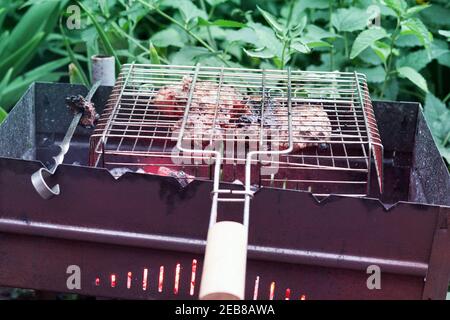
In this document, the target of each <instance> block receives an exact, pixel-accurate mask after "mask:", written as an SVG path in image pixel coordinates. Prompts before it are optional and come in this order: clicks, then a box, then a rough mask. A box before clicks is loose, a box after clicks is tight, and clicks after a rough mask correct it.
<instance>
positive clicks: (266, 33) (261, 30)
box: [248, 22, 283, 57]
mask: <svg viewBox="0 0 450 320" xmlns="http://www.w3.org/2000/svg"><path fill="white" fill-rule="evenodd" d="M248 26H249V27H250V28H252V29H253V31H255V35H256V39H257V41H256V42H257V44H256V46H257V47H258V48H261V47H263V48H267V50H269V51H270V52H271V53H272V54H273V55H274V56H277V57H281V55H282V51H283V46H282V44H281V42H280V40H278V38H277V37H276V36H275V33H274V32H273V30H272V29H271V28H268V27H266V26H264V25H262V24H260V23H254V22H249V23H248Z"/></svg>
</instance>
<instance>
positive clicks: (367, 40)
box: [350, 28, 388, 59]
mask: <svg viewBox="0 0 450 320" xmlns="http://www.w3.org/2000/svg"><path fill="white" fill-rule="evenodd" d="M387 36H388V35H387V33H386V31H385V30H384V29H382V28H372V29H368V30H364V31H363V32H361V33H360V34H359V35H358V36H357V37H356V39H355V42H353V47H352V51H351V52H350V59H354V58H356V57H357V56H358V55H359V54H360V53H361V52H362V51H363V50H364V49H366V48H367V47H370V46H371V45H372V44H373V43H374V42H375V41H377V40H380V39H383V38H385V37H387Z"/></svg>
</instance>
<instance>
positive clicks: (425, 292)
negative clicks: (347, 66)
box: [0, 83, 450, 299]
mask: <svg viewBox="0 0 450 320" xmlns="http://www.w3.org/2000/svg"><path fill="white" fill-rule="evenodd" d="M110 90H111V88H107V87H101V88H100V90H99V92H98V93H97V94H96V96H95V97H94V102H95V103H96V106H97V108H98V111H101V109H102V108H103V106H104V104H105V102H106V100H107V98H108V95H109V93H110ZM86 92H87V90H86V89H85V88H84V87H82V86H74V85H68V84H44V83H37V84H35V85H33V86H32V87H30V89H29V90H28V92H27V93H26V94H25V95H24V97H23V98H22V99H21V101H20V102H19V103H18V104H17V106H16V107H15V108H14V109H13V111H12V112H11V114H10V116H9V117H8V119H7V120H6V121H5V122H4V123H3V124H2V125H1V126H0V284H1V285H3V286H11V287H23V288H34V289H41V290H51V291H59V292H75V293H80V294H86V295H94V296H104V297H118V298H131V299H133V298H139V299H176V298H184V299H189V298H193V299H194V298H197V297H198V288H199V283H198V282H199V279H200V278H201V274H200V272H201V267H202V257H203V251H204V246H205V241H204V240H205V239H206V232H207V229H208V218H209V207H210V197H209V192H210V190H211V189H212V182H211V181H207V180H205V181H200V180H195V181H194V182H192V183H190V184H189V185H188V186H187V187H185V188H181V187H180V186H179V184H178V182H177V181H176V180H175V179H174V178H170V177H160V176H154V175H146V174H137V173H126V174H125V175H123V176H122V177H120V178H119V179H117V180H116V179H114V178H113V177H112V176H111V174H110V173H109V172H108V171H107V170H106V169H99V168H91V167H88V166H87V163H88V155H89V136H90V134H91V131H89V130H87V129H78V131H77V132H76V135H75V137H74V140H73V142H72V145H71V148H70V150H69V153H68V154H67V156H66V158H65V164H63V165H61V166H60V167H59V168H58V170H57V172H56V175H55V176H53V177H52V178H51V179H53V181H52V182H55V183H59V184H60V186H61V195H59V196H57V197H55V198H53V199H51V200H43V199H41V198H40V196H39V195H38V194H37V193H36V192H35V190H34V189H33V186H32V184H31V182H30V176H31V174H32V173H33V172H35V171H36V170H37V169H39V168H40V167H41V166H42V164H41V162H42V163H44V164H47V165H48V164H50V163H51V157H52V156H54V155H55V154H56V153H57V152H58V150H57V148H56V143H57V142H59V141H61V139H62V137H63V136H64V133H65V130H66V128H67V126H68V124H69V122H70V120H71V116H70V114H69V113H68V112H67V110H66V108H65V107H64V105H65V103H64V99H65V97H66V96H68V95H73V94H86ZM374 111H375V115H376V117H377V122H378V126H379V130H380V134H381V137H382V141H383V144H384V148H385V155H384V186H385V192H384V194H383V195H382V196H380V195H379V194H377V193H375V192H376V190H377V188H376V187H374V188H371V190H374V191H373V192H374V193H373V194H371V195H370V196H369V197H366V198H355V197H342V196H330V197H328V198H326V199H325V200H322V201H321V202H319V201H317V200H316V199H315V198H314V197H313V196H312V195H311V194H310V193H308V192H302V191H292V190H283V189H275V188H263V189H260V190H259V191H258V192H257V194H256V196H255V198H254V200H253V202H252V209H251V210H252V218H251V221H250V233H249V245H250V246H249V261H248V268H247V285H246V298H248V299H252V298H254V296H255V294H254V287H255V281H256V280H257V279H258V292H257V298H258V299H268V298H269V296H270V288H271V287H273V289H272V290H273V291H274V298H275V299H284V298H285V295H286V289H290V299H298V298H300V297H302V296H304V297H306V299H421V298H423V299H428V298H434V299H442V298H444V297H445V294H446V290H447V285H448V281H449V276H450V232H449V230H448V228H449V224H450V178H449V175H448V172H447V169H446V167H445V165H444V163H443V161H442V158H441V157H440V156H439V153H438V150H437V148H436V147H435V144H434V142H433V140H432V137H431V134H430V132H429V129H428V127H427V125H426V123H425V120H424V117H423V114H422V112H421V108H420V105H419V104H417V103H394V102H374ZM372 165H373V164H372ZM372 172H373V173H374V172H375V170H372ZM374 174H375V173H374ZM371 181H372V183H374V184H376V178H375V177H373V178H372V179H371ZM375 186H376V185H375ZM228 187H230V188H233V185H230V186H228ZM224 210H227V212H228V213H229V212H233V211H232V210H233V208H232V205H231V204H230V207H229V208H228V207H227V206H224ZM235 211H236V210H235ZM239 214H240V212H239V211H236V219H238V218H239ZM193 260H196V261H197V269H196V281H195V283H192V281H191V280H192V261H193ZM70 265H77V266H79V267H80V270H81V289H72V290H71V289H68V287H67V283H66V282H67V279H68V277H69V275H70V274H67V273H66V271H67V268H68V266H70ZM177 265H179V270H180V271H179V273H178V275H179V281H177V280H176V279H175V277H176V273H177V272H176V269H177ZM370 265H378V266H379V267H380V268H381V289H379V290H377V289H374V290H369V289H368V288H367V285H366V281H367V278H368V277H369V274H367V267H368V266H370ZM161 267H163V268H164V277H163V281H162V282H161V280H160V274H161V272H160V271H161ZM144 270H147V271H146V273H147V277H146V279H145V278H144V272H145V271H144ZM130 273H131V274H130ZM128 275H130V276H128ZM112 278H113V279H112ZM128 278H130V280H128ZM114 280H115V281H114ZM143 280H146V281H145V285H143ZM176 282H178V289H177V288H176V287H177V286H176V285H175V283H176ZM191 287H193V291H192V288H191Z"/></svg>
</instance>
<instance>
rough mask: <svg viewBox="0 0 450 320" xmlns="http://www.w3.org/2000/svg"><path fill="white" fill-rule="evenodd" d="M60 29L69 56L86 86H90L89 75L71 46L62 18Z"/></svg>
mask: <svg viewBox="0 0 450 320" xmlns="http://www.w3.org/2000/svg"><path fill="white" fill-rule="evenodd" d="M59 30H60V31H61V35H62V36H63V42H64V45H65V47H66V51H67V55H68V56H69V59H70V60H71V61H72V63H73V64H74V66H75V68H76V70H77V72H78V73H79V75H80V77H81V79H82V83H83V84H84V85H85V86H89V80H88V77H87V76H86V74H85V73H84V71H83V68H82V67H81V65H80V63H79V62H78V60H77V58H76V57H75V52H73V50H72V47H71V46H70V42H69V39H68V38H67V35H66V33H65V31H64V27H63V26H62V20H60V21H59ZM89 60H90V59H89Z"/></svg>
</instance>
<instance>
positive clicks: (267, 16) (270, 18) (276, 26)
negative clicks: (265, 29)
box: [256, 6, 286, 33]
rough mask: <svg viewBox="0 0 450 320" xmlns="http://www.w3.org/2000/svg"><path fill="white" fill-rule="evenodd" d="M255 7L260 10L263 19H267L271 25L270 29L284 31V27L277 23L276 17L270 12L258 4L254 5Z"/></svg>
mask: <svg viewBox="0 0 450 320" xmlns="http://www.w3.org/2000/svg"><path fill="white" fill-rule="evenodd" d="M256 7H257V8H258V10H259V12H261V14H262V16H263V17H264V19H265V20H266V21H267V23H268V24H269V25H270V26H271V27H272V29H273V30H274V31H275V32H278V33H285V31H286V28H285V27H284V26H283V25H282V24H281V23H279V22H278V21H277V19H276V18H275V17H274V16H273V15H272V14H270V13H269V12H267V11H265V10H263V9H261V8H260V7H259V6H256Z"/></svg>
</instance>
